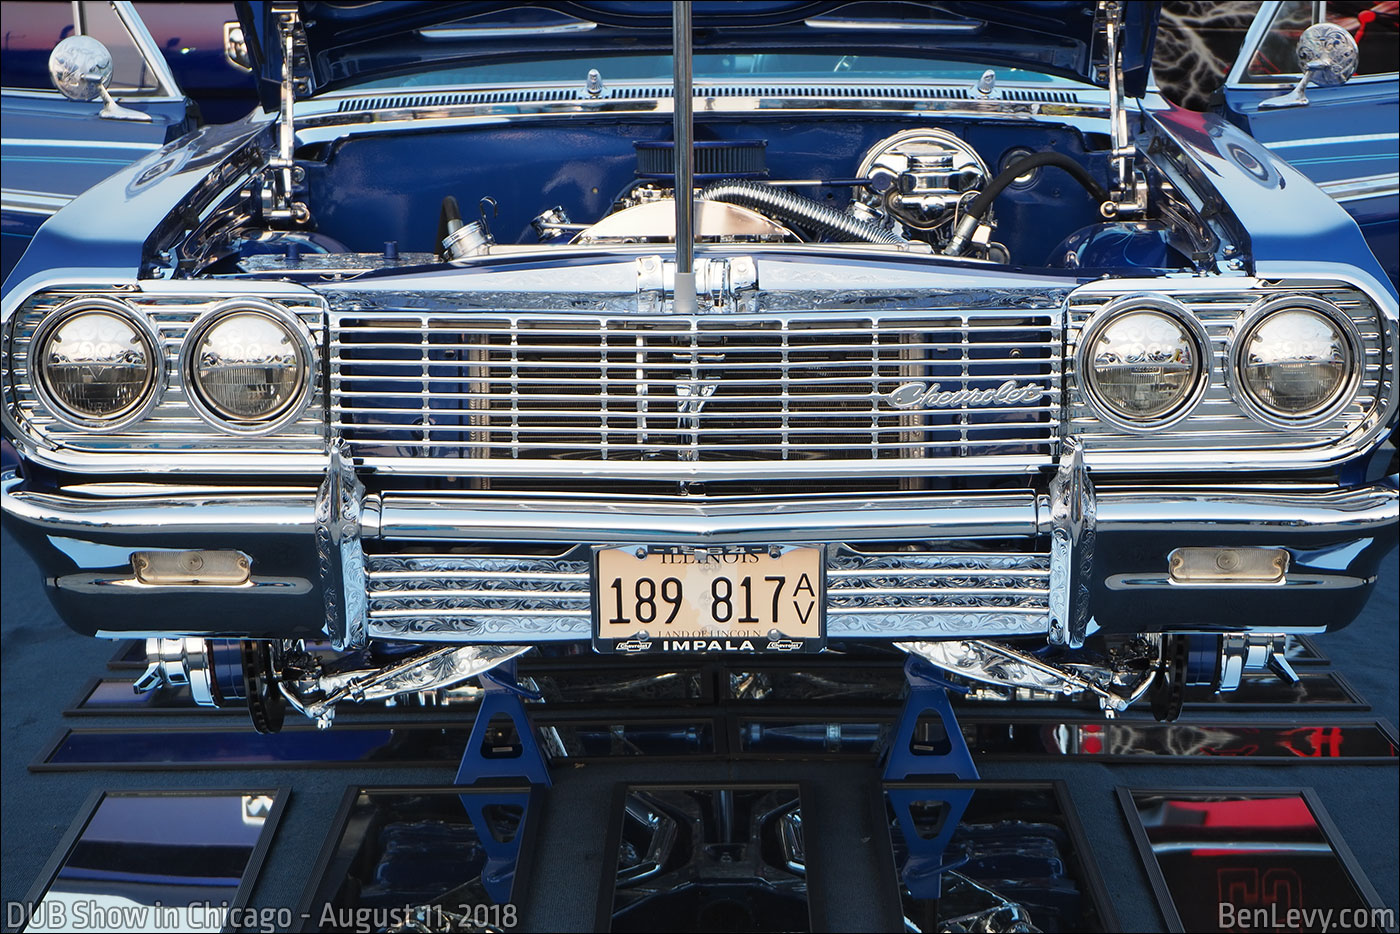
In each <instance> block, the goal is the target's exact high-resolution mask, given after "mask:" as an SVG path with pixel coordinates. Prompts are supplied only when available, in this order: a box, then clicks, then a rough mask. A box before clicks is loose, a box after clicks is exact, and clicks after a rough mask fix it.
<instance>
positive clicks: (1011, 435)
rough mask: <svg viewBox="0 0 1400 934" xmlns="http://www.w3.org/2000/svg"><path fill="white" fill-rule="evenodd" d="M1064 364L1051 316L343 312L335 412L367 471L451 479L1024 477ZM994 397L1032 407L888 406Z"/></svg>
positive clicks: (1039, 460)
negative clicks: (545, 471)
mask: <svg viewBox="0 0 1400 934" xmlns="http://www.w3.org/2000/svg"><path fill="white" fill-rule="evenodd" d="M1060 356H1061V351H1060V334H1059V325H1058V320H1057V317H1056V315H1055V314H1053V313H1050V312H1043V313H1028V312H1007V311H1002V312H984V313H975V314H974V313H954V312H947V313H929V312H921V313H916V314H893V315H881V316H880V317H873V316H855V315H851V314H849V313H846V314H838V313H833V314H827V315H818V314H811V315H782V316H775V315H743V316H740V315H716V316H709V317H706V316H696V317H687V316H677V315H650V316H648V315H635V316H627V317H609V316H593V315H582V314H579V315H567V316H563V315H561V316H548V315H543V314H541V313H539V312H532V313H530V314H523V313H522V314H508V313H499V314H498V313H480V314H468V313H459V314H438V313H433V314H427V313H410V312H402V313H397V314H376V315H374V316H362V315H348V314H347V315H343V316H341V317H339V319H338V321H337V323H336V327H335V328H334V331H333V337H332V344H331V389H332V396H333V399H332V404H333V409H332V411H333V418H334V420H335V421H336V422H337V423H338V428H339V430H340V432H341V434H342V435H343V436H344V437H345V439H346V440H347V442H348V443H349V444H350V446H351V449H352V451H353V453H354V454H355V455H356V456H357V457H363V458H365V461H366V463H369V464H376V465H393V464H399V465H406V464H413V463H414V462H418V464H419V466H420V467H426V466H430V467H431V469H433V470H434V471H435V472H446V473H450V472H453V470H454V462H456V464H455V469H459V470H476V469H480V468H481V467H482V466H483V465H486V466H491V465H501V464H502V462H508V463H506V464H505V466H506V467H507V468H510V469H513V470H516V471H518V470H520V469H525V468H528V466H529V465H530V464H531V463H533V464H545V463H552V464H555V465H560V464H564V465H567V464H568V463H569V462H576V461H589V462H607V463H618V464H624V463H628V462H630V463H633V464H641V463H645V464H648V465H650V464H655V463H658V462H661V463H665V462H672V463H683V462H696V463H699V464H725V463H729V464H742V463H746V462H755V461H762V462H774V461H777V462H786V463H787V464H788V465H803V464H806V465H808V466H810V467H814V468H818V469H820V468H821V467H822V466H823V465H824V464H827V463H828V462H831V461H839V462H846V463H849V462H861V461H863V462H886V463H888V464H892V465H894V464H896V462H897V465H898V466H902V467H904V468H906V469H907V470H909V471H913V470H916V469H919V468H920V467H923V468H927V467H929V466H931V465H936V466H937V469H940V470H947V471H950V472H952V471H957V472H969V471H973V470H977V469H979V468H980V469H984V470H992V469H996V470H1003V471H1005V470H1008V469H1016V468H1018V467H1019V468H1022V469H1034V468H1036V467H1039V466H1041V465H1044V464H1046V463H1049V462H1050V461H1051V460H1052V457H1053V444H1054V439H1055V436H1056V428H1057V419H1056V404H1055V403H1056V400H1057V395H1058V385H1059V370H1060ZM1008 381H1011V382H1014V383H1016V384H1017V385H1018V386H1022V387H1025V386H1035V387H1038V388H1040V389H1041V390H1042V393H1043V394H1042V395H1041V396H1040V397H1039V398H1038V399H1035V400H1028V401H1023V402H1020V403H1015V404H1007V405H977V404H971V405H968V404H963V405H949V406H947V407H941V408H928V409H924V408H915V409H909V408H903V409H902V408H898V407H896V406H895V405H893V404H891V402H890V400H889V399H888V398H887V395H888V394H889V393H890V392H891V391H892V390H894V389H896V388H897V387H899V386H901V385H904V384H907V383H910V382H919V383H924V384H927V385H929V386H932V385H933V384H935V383H937V384H938V386H939V389H940V391H943V392H956V391H959V390H976V391H985V390H996V389H997V388H998V387H1000V386H1002V385H1003V384H1004V383H1006V382H1008ZM463 461H471V462H473V463H472V464H470V465H468V464H464V463H461V462H463ZM578 469H579V470H581V471H588V472H591V473H597V472H602V473H606V472H607V470H606V468H605V467H604V466H603V465H600V464H596V463H595V464H593V465H592V466H590V467H583V466H580V467H579V468H578Z"/></svg>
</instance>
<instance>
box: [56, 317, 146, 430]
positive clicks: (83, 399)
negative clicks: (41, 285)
mask: <svg viewBox="0 0 1400 934" xmlns="http://www.w3.org/2000/svg"><path fill="white" fill-rule="evenodd" d="M30 346H31V348H32V349H31V358H30V363H31V371H32V373H33V375H34V376H35V377H36V378H35V379H34V386H35V389H36V390H37V392H38V394H39V397H40V399H41V401H42V402H43V403H44V406H45V407H46V408H47V409H48V410H49V411H50V412H51V413H52V414H53V415H54V416H55V417H56V418H58V419H59V420H60V421H63V422H65V423H66V424H68V425H70V426H73V427H76V428H82V429H86V430H91V431H105V430H110V429H113V428H118V427H121V426H122V425H126V424H129V423H131V422H133V421H135V420H136V419H138V418H140V417H141V416H142V415H143V414H145V412H146V410H147V409H148V408H149V407H150V405H151V403H152V402H154V401H155V398H156V396H157V394H158V392H159V389H160V386H161V382H162V377H163V374H164V367H163V366H162V362H163V361H162V359H161V355H160V351H159V347H160V343H159V341H158V340H157V339H156V335H155V331H154V330H153V329H152V327H151V324H150V322H149V321H148V320H147V319H146V318H145V317H144V316H143V315H141V314H139V313H137V312H135V311H133V310H132V309H131V308H129V307H127V306H126V305H124V304H123V303H121V302H119V301H114V300H111V299H104V298H91V299H77V300H75V301H73V302H70V303H68V304H67V305H64V306H63V307H61V308H59V309H57V310H56V311H55V312H54V313H53V314H52V315H50V316H49V317H48V318H47V319H46V320H45V321H44V322H43V323H42V324H41V325H40V326H39V328H38V329H37V330H36V332H35V334H34V340H33V342H32V343H31V345H30Z"/></svg>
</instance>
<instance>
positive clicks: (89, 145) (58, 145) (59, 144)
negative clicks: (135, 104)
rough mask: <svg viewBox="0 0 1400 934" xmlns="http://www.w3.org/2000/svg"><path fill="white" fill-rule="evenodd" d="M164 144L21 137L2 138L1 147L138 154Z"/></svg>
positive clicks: (0, 140)
mask: <svg viewBox="0 0 1400 934" xmlns="http://www.w3.org/2000/svg"><path fill="white" fill-rule="evenodd" d="M164 145H165V144H164V143H133V142H119V141H115V140H114V141H111V142H107V141H103V140H91V139H34V138H30V137H21V136H6V137H3V138H0V146H44V147H52V148H54V149H130V150H134V151H136V152H154V151H155V150H157V149H160V148H161V147H162V146H164Z"/></svg>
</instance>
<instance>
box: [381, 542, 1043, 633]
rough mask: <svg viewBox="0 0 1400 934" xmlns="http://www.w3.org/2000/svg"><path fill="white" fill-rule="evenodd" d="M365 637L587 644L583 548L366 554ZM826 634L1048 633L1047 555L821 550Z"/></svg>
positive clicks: (588, 604)
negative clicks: (545, 553) (539, 552)
mask: <svg viewBox="0 0 1400 934" xmlns="http://www.w3.org/2000/svg"><path fill="white" fill-rule="evenodd" d="M365 563H366V575H367V579H368V614H369V633H370V635H371V636H373V637H378V638H401V639H408V638H411V639H419V640H424V641H454V640H461V641H486V642H489V641H499V640H506V639H512V638H524V637H528V638H530V639H531V640H532V641H549V640H555V641H569V640H588V639H590V638H592V596H591V584H590V579H591V556H590V554H589V549H588V548H587V547H586V546H583V545H580V546H577V547H574V548H572V549H570V550H569V551H567V552H565V553H563V554H561V555H558V556H550V557H540V556H533V555H502V554H421V555H420V554H396V555H368V556H367V557H366V559H365ZM826 573H827V583H826V586H827V595H826V603H827V634H828V636H829V637H830V638H859V637H861V636H878V637H880V638H894V637H902V636H935V637H936V636H947V637H954V636H968V635H994V634H1000V635H1019V634H1043V633H1044V632H1045V631H1046V626H1047V623H1048V616H1049V612H1050V611H1049V593H1050V557H1049V555H1046V554H1039V553H1034V552H994V553H980V554H969V553H964V552H897V553H874V554H872V553H868V552H856V551H853V550H851V549H848V548H845V547H832V548H830V549H828V557H827V572H826Z"/></svg>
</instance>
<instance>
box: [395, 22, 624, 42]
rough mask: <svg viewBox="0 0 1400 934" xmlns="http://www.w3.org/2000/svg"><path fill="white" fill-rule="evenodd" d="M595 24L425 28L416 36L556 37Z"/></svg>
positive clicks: (440, 38)
mask: <svg viewBox="0 0 1400 934" xmlns="http://www.w3.org/2000/svg"><path fill="white" fill-rule="evenodd" d="M597 28H598V24H597V23H591V22H589V21H587V20H579V21H578V22H574V23H556V24H554V25H553V26H425V27H423V28H422V29H419V30H418V35H420V36H421V37H423V38H424V39H427V40H429V41H447V42H450V41H453V40H456V39H486V40H495V39H515V38H518V37H520V36H557V35H563V34H567V33H579V32H589V31H591V30H594V29H597Z"/></svg>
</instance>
